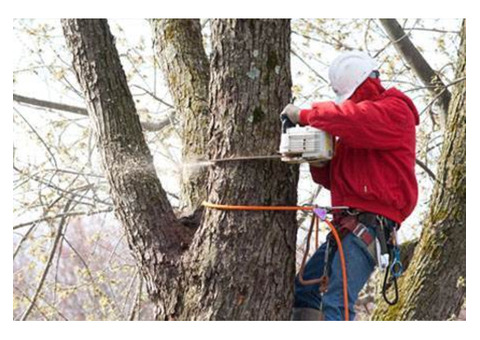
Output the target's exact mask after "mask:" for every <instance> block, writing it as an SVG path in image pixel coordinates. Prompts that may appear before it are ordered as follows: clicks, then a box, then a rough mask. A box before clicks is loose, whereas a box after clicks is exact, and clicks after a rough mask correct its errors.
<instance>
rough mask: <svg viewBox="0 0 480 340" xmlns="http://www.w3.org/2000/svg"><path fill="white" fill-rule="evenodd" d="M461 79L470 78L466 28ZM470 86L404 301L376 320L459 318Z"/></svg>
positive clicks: (459, 89) (453, 107)
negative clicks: (467, 72)
mask: <svg viewBox="0 0 480 340" xmlns="http://www.w3.org/2000/svg"><path fill="white" fill-rule="evenodd" d="M461 34H462V42H461V48H460V53H459V56H458V68H457V78H461V77H465V75H466V55H465V50H466V39H465V24H464V25H463V27H462V30H461ZM465 95H466V93H465V82H460V83H459V84H458V85H456V87H455V89H454V91H453V96H452V100H451V103H450V107H449V113H448V124H447V128H446V131H445V140H444V146H443V150H442V155H441V159H440V162H439V164H440V165H439V172H438V176H437V178H438V179H439V182H437V183H436V185H435V188H434V192H433V196H432V200H431V206H430V212H429V215H428V218H427V220H426V222H425V225H424V229H423V231H422V235H421V238H420V242H419V244H418V246H417V247H416V249H415V253H414V257H413V260H412V262H411V264H410V266H409V268H408V270H407V272H406V274H405V277H403V278H402V279H401V280H400V281H399V292H400V300H399V302H398V304H397V305H396V306H394V307H390V308H389V307H388V306H387V305H386V304H385V303H381V304H380V305H379V306H378V307H377V309H376V310H375V313H374V315H373V319H374V320H446V319H449V318H451V317H452V316H453V317H454V316H456V315H457V314H458V313H459V311H460V308H461V307H462V304H463V300H464V297H465V290H466V288H465V280H466V277H465V275H466V273H465V256H466V254H465V243H466V221H465V218H466V187H465V184H466V168H465V166H466V140H465V137H466V107H465Z"/></svg>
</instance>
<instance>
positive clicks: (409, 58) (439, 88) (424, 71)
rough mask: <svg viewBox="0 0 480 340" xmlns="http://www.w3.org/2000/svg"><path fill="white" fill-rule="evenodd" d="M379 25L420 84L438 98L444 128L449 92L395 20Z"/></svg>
mask: <svg viewBox="0 0 480 340" xmlns="http://www.w3.org/2000/svg"><path fill="white" fill-rule="evenodd" d="M380 23H381V24H382V26H383V28H384V29H385V31H386V32H387V34H388V36H389V37H390V40H391V41H392V43H393V45H394V46H395V49H396V50H397V51H398V53H400V55H401V56H402V57H403V59H404V60H405V62H406V63H407V64H408V65H409V66H410V67H411V68H412V69H413V71H414V72H415V74H416V75H417V76H418V78H420V80H421V81H422V83H423V84H424V85H425V86H427V87H428V89H429V90H430V92H431V93H432V95H433V96H434V97H435V98H438V101H439V107H440V110H441V111H442V123H444V124H443V126H445V122H446V121H447V115H448V110H449V102H450V97H451V94H450V91H449V90H448V89H447V87H446V86H445V84H444V83H443V82H442V80H441V79H440V77H439V76H438V75H437V73H436V72H435V71H434V70H433V69H432V67H431V66H430V64H429V63H428V62H427V61H426V60H425V58H424V57H423V55H422V54H421V53H420V51H419V50H418V49H417V48H416V47H415V45H413V43H412V41H411V40H410V39H409V38H408V35H407V34H406V33H405V31H404V30H403V28H402V27H401V26H400V24H399V23H398V21H397V20H396V19H380Z"/></svg>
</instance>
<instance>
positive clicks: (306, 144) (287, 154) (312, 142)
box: [279, 114, 333, 164]
mask: <svg viewBox="0 0 480 340" xmlns="http://www.w3.org/2000/svg"><path fill="white" fill-rule="evenodd" d="M280 119H281V120H282V137H281V139H280V150H279V153H280V154H281V160H282V161H283V162H286V163H289V164H300V163H305V162H307V163H321V162H326V161H329V160H331V159H332V157H333V137H332V136H331V135H330V134H328V133H326V132H325V131H322V130H320V129H317V128H314V127H311V126H299V125H295V124H294V123H292V121H291V120H290V119H288V116H287V115H286V114H283V115H282V116H281V117H280Z"/></svg>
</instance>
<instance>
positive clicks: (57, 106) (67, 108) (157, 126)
mask: <svg viewBox="0 0 480 340" xmlns="http://www.w3.org/2000/svg"><path fill="white" fill-rule="evenodd" d="M13 100H14V101H16V102H17V103H20V104H27V105H31V106H35V107H40V108H43V109H49V110H56V111H63V112H70V113H75V114H77V115H81V116H88V111H87V109H85V108H83V107H78V106H73V105H67V104H61V103H56V102H51V101H48V100H42V99H36V98H31V97H26V96H22V95H19V94H15V93H14V94H13ZM166 105H167V104H166ZM170 121H171V118H169V117H167V118H165V119H162V120H161V121H159V122H156V123H154V122H141V124H142V128H143V129H144V130H145V131H160V130H162V129H163V128H165V127H167V126H168V125H170Z"/></svg>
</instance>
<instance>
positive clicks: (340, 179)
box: [300, 78, 419, 223]
mask: <svg viewBox="0 0 480 340" xmlns="http://www.w3.org/2000/svg"><path fill="white" fill-rule="evenodd" d="M300 124H302V125H311V126H313V127H316V128H319V129H321V130H324V131H326V132H328V133H330V134H332V135H333V136H336V137H338V138H337V141H336V146H335V154H334V157H333V159H332V160H331V161H330V162H329V163H328V164H327V165H326V166H324V167H322V168H318V167H313V166H311V167H310V171H311V174H312V177H313V180H314V181H315V182H316V183H319V184H321V185H323V186H324V187H325V188H327V189H329V190H330V191H331V194H332V205H334V206H338V205H345V206H349V207H352V208H357V209H360V210H364V211H369V212H373V213H377V214H380V215H383V216H385V217H388V218H390V219H392V220H394V221H396V222H398V223H401V222H403V221H404V220H405V218H407V217H408V216H409V215H410V214H411V212H412V211H413V209H414V208H415V205H416V203H417V197H418V189H417V180H416V177H415V126H416V125H418V124H419V117H418V111H417V109H416V108H415V105H414V104H413V102H412V101H411V100H410V98H408V97H407V96H406V95H405V94H403V93H402V92H401V91H399V90H397V89H395V88H391V89H388V90H385V89H384V88H383V87H382V86H381V84H380V80H378V79H372V78H368V79H367V81H365V82H364V83H363V84H362V85H361V86H360V87H359V88H358V89H357V91H356V92H355V93H354V94H353V96H352V97H351V98H350V99H349V100H347V101H345V102H344V103H342V104H341V105H335V104H334V103H333V102H322V103H314V104H313V105H312V109H309V110H301V111H300Z"/></svg>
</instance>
